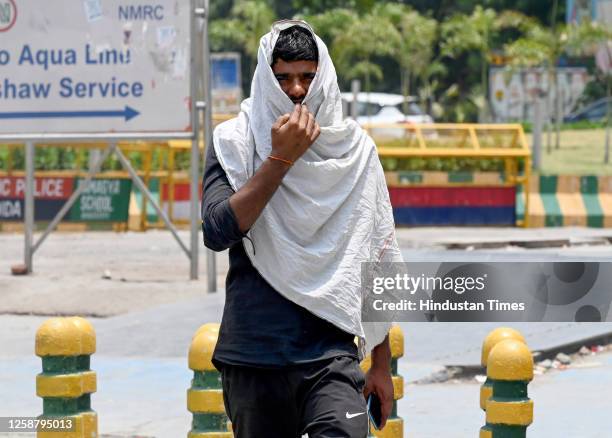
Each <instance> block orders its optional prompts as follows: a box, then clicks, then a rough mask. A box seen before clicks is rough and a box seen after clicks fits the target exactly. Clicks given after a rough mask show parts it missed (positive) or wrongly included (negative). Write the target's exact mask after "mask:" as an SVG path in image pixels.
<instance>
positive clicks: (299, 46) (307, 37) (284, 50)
mask: <svg viewBox="0 0 612 438" xmlns="http://www.w3.org/2000/svg"><path fill="white" fill-rule="evenodd" d="M278 58H280V59H282V60H283V61H285V62H291V61H316V62H318V61H319V50H318V49H317V43H316V42H315V40H314V38H313V36H312V34H311V33H310V32H309V31H308V30H306V29H304V28H303V27H301V26H297V25H296V26H291V27H289V28H287V29H285V30H282V31H281V32H280V33H279V35H278V40H276V45H275V46H274V50H273V51H272V65H274V64H275V63H276V60H277V59H278Z"/></svg>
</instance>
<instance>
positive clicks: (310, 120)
mask: <svg viewBox="0 0 612 438" xmlns="http://www.w3.org/2000/svg"><path fill="white" fill-rule="evenodd" d="M314 127H315V118H314V116H313V115H312V113H308V121H307V122H306V135H307V136H308V138H309V139H310V138H311V137H312V134H313V133H314Z"/></svg>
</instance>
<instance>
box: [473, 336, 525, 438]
mask: <svg viewBox="0 0 612 438" xmlns="http://www.w3.org/2000/svg"><path fill="white" fill-rule="evenodd" d="M487 365H488V366H487V378H488V379H490V380H491V381H492V383H493V394H492V395H491V398H489V399H488V400H487V405H486V408H487V420H486V422H487V424H486V425H485V426H484V427H482V428H481V429H480V438H525V437H526V436H527V427H528V426H529V425H530V424H531V423H532V422H533V401H532V400H530V399H529V397H528V396H527V385H528V383H529V382H530V381H531V380H532V379H533V358H532V356H531V352H530V351H529V348H527V346H526V345H525V344H524V343H523V342H521V341H517V340H514V339H508V340H505V341H502V342H499V343H498V344H497V345H495V346H494V347H493V349H492V350H491V352H490V353H489V356H488V359H487Z"/></svg>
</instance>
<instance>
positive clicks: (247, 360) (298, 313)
mask: <svg viewBox="0 0 612 438" xmlns="http://www.w3.org/2000/svg"><path fill="white" fill-rule="evenodd" d="M202 190H203V196H202V221H203V223H202V229H203V232H204V243H205V245H206V246H207V247H208V248H210V249H212V250H215V251H222V250H224V249H226V248H229V271H228V274H227V280H226V287H225V307H224V309H223V318H222V320H221V328H220V331H219V339H218V341H217V345H216V347H215V351H214V354H213V358H212V361H213V364H214V365H215V366H216V367H217V369H220V368H221V367H222V366H223V364H224V363H226V364H232V365H246V366H255V367H263V368H278V367H284V366H290V365H297V364H302V363H308V362H313V361H317V360H322V359H328V358H331V357H334V356H345V355H350V356H354V357H357V346H356V345H355V343H354V338H355V337H354V335H352V334H350V333H347V332H345V331H343V330H341V329H340V328H338V327H336V326H335V325H333V324H331V323H329V322H327V321H325V320H323V319H321V318H319V317H317V316H315V315H314V314H313V313H311V312H309V311H308V310H307V309H305V308H303V307H301V306H299V305H297V304H295V303H294V302H293V301H290V300H288V299H287V298H285V297H283V296H282V295H281V294H280V293H279V292H277V291H276V290H275V289H274V288H272V286H270V285H269V284H268V282H266V280H265V279H264V278H263V277H262V276H261V275H260V274H259V272H258V271H257V270H256V269H255V268H254V267H253V265H252V263H251V260H250V259H249V257H248V256H247V254H246V252H245V250H244V246H243V241H242V239H243V237H245V234H243V233H242V232H241V231H240V229H239V228H238V223H237V221H236V217H235V215H234V212H233V210H232V209H231V207H230V205H229V197H230V196H231V195H232V194H233V193H234V190H233V189H232V188H231V186H230V184H229V181H228V180H227V176H226V175H225V171H224V170H223V168H222V167H221V165H220V164H219V161H218V160H217V157H216V155H215V152H214V148H213V147H208V148H207V152H206V168H205V170H204V180H203V184H202ZM247 244H249V245H250V244H251V243H247ZM255 251H257V248H255Z"/></svg>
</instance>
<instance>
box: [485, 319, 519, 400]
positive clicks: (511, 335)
mask: <svg viewBox="0 0 612 438" xmlns="http://www.w3.org/2000/svg"><path fill="white" fill-rule="evenodd" d="M508 339H514V340H516V341H520V342H522V343H523V344H526V342H525V338H523V335H522V334H521V333H520V332H519V331H518V330H514V329H513V328H510V327H499V328H496V329H495V330H493V331H492V332H491V333H489V334H488V335H487V337H486V338H485V340H484V341H483V343H482V353H481V355H480V364H481V365H482V366H483V367H485V368H486V367H487V363H488V358H489V353H491V350H492V349H493V347H495V346H496V345H497V344H499V343H500V342H502V341H505V340H508ZM492 394H493V383H492V382H491V381H490V380H489V379H488V378H487V380H486V381H485V382H484V383H483V385H482V386H481V387H480V409H482V410H483V411H486V410H487V408H486V403H487V400H488V399H489V397H491V395H492Z"/></svg>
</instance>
